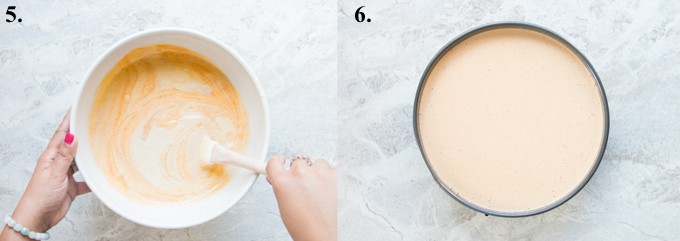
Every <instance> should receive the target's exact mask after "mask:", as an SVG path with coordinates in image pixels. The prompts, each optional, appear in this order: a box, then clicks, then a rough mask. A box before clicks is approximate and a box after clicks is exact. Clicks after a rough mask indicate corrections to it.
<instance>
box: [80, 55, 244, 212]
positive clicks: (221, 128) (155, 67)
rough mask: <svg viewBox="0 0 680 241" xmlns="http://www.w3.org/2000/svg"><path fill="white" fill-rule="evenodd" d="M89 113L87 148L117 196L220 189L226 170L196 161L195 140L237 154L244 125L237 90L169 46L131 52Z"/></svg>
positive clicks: (178, 197) (182, 195)
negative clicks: (208, 141) (209, 141)
mask: <svg viewBox="0 0 680 241" xmlns="http://www.w3.org/2000/svg"><path fill="white" fill-rule="evenodd" d="M95 96H96V99H95V102H94V104H93V107H92V112H91V114H90V126H89V131H90V136H89V137H90V145H91V146H92V150H93V151H94V157H95V160H96V162H97V165H98V166H99V168H100V169H101V171H102V172H103V173H104V174H105V175H106V177H107V178H108V180H109V181H110V182H111V183H112V184H113V186H115V187H116V188H117V189H118V190H119V191H120V192H122V193H125V194H126V195H128V196H129V197H131V198H133V199H136V200H138V201H142V202H148V201H151V202H154V201H155V202H182V201H187V200H191V199H195V198H199V197H203V196H205V195H209V194H211V193H213V192H214V191H216V190H219V189H220V188H221V187H223V186H224V185H225V184H226V183H227V182H228V181H229V172H228V170H227V168H226V167H225V166H222V165H219V164H213V165H207V166H206V165H204V164H201V161H200V160H199V157H200V156H201V155H200V153H198V152H199V151H200V150H199V149H200V148H199V146H198V145H199V144H200V140H201V138H203V137H204V136H209V137H210V138H211V139H213V140H215V141H216V142H218V143H220V144H222V145H225V146H229V147H231V148H232V149H233V150H235V151H239V150H242V149H243V148H244V147H245V145H246V143H247V139H248V121H247V115H246V111H245V108H244V107H243V106H242V104H241V101H240V99H239V95H238V92H237V91H236V89H235V88H234V87H233V86H232V85H231V83H230V82H229V79H228V78H227V76H225V75H224V74H223V73H222V72H221V71H220V70H219V69H218V68H217V67H215V66H214V65H213V64H212V63H210V61H208V60H207V59H205V58H204V57H203V56H201V55H200V54H198V53H196V52H193V51H191V50H189V49H186V48H182V47H179V46H175V45H165V44H162V45H150V46H146V47H141V48H137V49H134V50H132V51H130V53H128V54H127V55H126V56H125V57H123V58H122V59H121V60H120V61H119V62H118V63H117V64H116V65H115V66H114V67H113V69H111V71H110V72H108V74H107V75H106V76H105V77H104V79H103V80H102V82H101V84H100V85H99V87H98V89H97V91H96V93H95Z"/></svg>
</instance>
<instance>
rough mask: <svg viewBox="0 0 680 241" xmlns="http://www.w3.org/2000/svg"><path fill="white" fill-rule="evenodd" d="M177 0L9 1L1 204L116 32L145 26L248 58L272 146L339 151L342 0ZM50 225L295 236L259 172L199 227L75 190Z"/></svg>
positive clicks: (1, 90) (73, 235)
mask: <svg viewBox="0 0 680 241" xmlns="http://www.w3.org/2000/svg"><path fill="white" fill-rule="evenodd" d="M173 3H174V4H172V5H170V4H167V1H160V0H151V1H131V0H124V1H66V2H64V1H32V2H26V1H20V2H16V3H14V4H15V5H16V6H17V9H16V10H15V12H16V13H17V15H19V17H20V18H22V20H23V21H22V23H20V24H19V23H12V24H10V23H5V21H2V24H0V26H1V27H0V29H1V30H2V34H1V35H0V110H2V114H0V126H1V127H0V136H2V138H0V170H2V173H3V175H0V183H2V185H0V200H2V201H0V212H1V213H2V215H4V214H5V213H9V212H11V211H12V210H13V208H14V205H15V204H16V202H17V201H18V199H19V197H20V196H21V193H22V192H23V189H24V187H25V186H26V184H27V183H28V180H29V178H30V175H31V173H32V171H33V167H34V165H35V160H36V159H37V158H38V156H39V155H40V154H41V152H42V151H43V150H44V148H45V146H46V143H47V140H48V139H49V138H50V137H51V135H52V134H53V132H54V130H55V129H56V127H57V124H58V123H59V121H60V120H61V118H62V116H63V115H64V113H65V112H66V110H67V109H68V108H69V106H70V105H71V104H72V103H73V101H74V100H75V96H76V94H77V91H78V88H79V85H80V83H81V82H82V80H83V78H84V77H85V74H86V71H87V70H88V68H89V67H90V66H91V64H92V63H93V62H94V60H95V59H96V58H97V57H99V55H100V54H102V53H103V52H104V51H105V50H106V49H108V48H109V47H110V46H111V45H113V44H114V43H115V42H117V41H118V40H120V39H122V38H124V37H126V36H128V35H131V34H134V33H136V32H139V31H142V30H146V29H150V28H157V27H184V28H189V29H193V30H197V31H200V32H203V33H206V34H208V35H211V36H213V37H215V38H217V39H218V40H220V41H222V42H224V43H225V44H226V45H228V46H230V47H232V48H233V49H234V50H235V51H236V52H238V53H239V55H241V57H243V59H244V60H245V62H246V63H248V65H249V66H250V67H251V69H252V70H253V72H254V73H255V74H256V75H257V77H258V78H259V80H260V82H261V84H262V86H263V88H264V92H265V95H266V96H267V101H268V103H269V111H270V117H271V142H270V150H269V151H270V153H283V154H288V155H292V154H293V153H295V152H304V153H308V154H309V155H310V156H312V157H326V158H330V159H335V155H336V141H335V140H336V136H337V132H336V127H337V121H338V119H337V107H336V106H337V98H336V96H337V94H336V93H337V92H336V90H337V85H336V82H335V79H336V75H337V73H336V71H337V58H336V57H337V44H336V43H337V31H336V30H337V27H336V26H337V22H336V20H337V17H336V15H335V12H336V10H335V9H336V5H335V2H323V3H309V2H307V1H303V0H294V1H286V2H285V3H281V2H279V1H273V0H261V1H239V2H235V1H205V0H192V1H186V3H185V4H179V3H175V2H173ZM0 7H3V8H5V7H6V6H4V5H3V6H0ZM3 16H4V15H3ZM3 19H4V18H3ZM50 232H51V234H52V236H53V237H54V238H53V239H54V240H288V239H290V236H289V235H288V233H287V231H286V230H285V227H284V226H283V223H282V222H281V219H280V216H279V211H278V207H277V204H276V200H275V198H274V195H273V193H272V191H271V187H270V186H269V184H267V182H266V181H265V180H264V178H258V180H257V182H256V183H255V185H254V186H253V188H252V189H251V190H250V191H249V192H248V193H247V194H246V196H245V197H244V198H243V199H242V200H241V201H240V202H239V203H238V204H236V205H235V206H234V207H233V208H231V209H230V210H229V211H228V212H227V213H225V214H223V215H221V216H219V217H218V218H216V219H214V220H212V221H210V222H208V223H205V224H202V225H199V226H196V227H192V228H186V229H177V230H159V229H153V228H147V227H144V226H141V225H137V224H135V223H132V222H130V221H128V220H126V219H124V218H122V217H120V216H118V215H117V214H115V213H114V212H113V211H111V210H110V209H108V208H107V207H106V206H105V205H103V204H102V203H101V202H100V201H99V200H98V199H97V198H96V197H95V196H94V195H92V194H88V195H85V196H82V197H79V198H78V199H77V200H76V201H75V202H74V204H73V206H72V207H71V210H70V211H69V213H68V215H67V216H66V218H65V220H63V221H62V222H61V223H59V224H58V225H57V226H56V227H54V228H53V229H52V230H50Z"/></svg>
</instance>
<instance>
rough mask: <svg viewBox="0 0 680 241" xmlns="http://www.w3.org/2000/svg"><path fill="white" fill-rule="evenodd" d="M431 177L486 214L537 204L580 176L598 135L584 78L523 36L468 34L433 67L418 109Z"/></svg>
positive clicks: (580, 69) (557, 53) (569, 57)
mask: <svg viewBox="0 0 680 241" xmlns="http://www.w3.org/2000/svg"><path fill="white" fill-rule="evenodd" d="M419 105H420V106H419V113H418V118H419V130H420V135H421V140H422V142H423V146H424V149H425V153H426V155H427V157H428V159H429V161H430V163H431V166H432V168H433V170H434V171H435V172H436V173H437V175H439V178H440V179H441V181H443V183H444V184H446V185H447V186H449V187H450V188H451V189H452V190H453V191H454V192H456V193H458V194H459V195H460V196H461V197H462V198H464V199H466V200H468V201H470V202H472V203H474V204H476V205H479V206H481V207H485V208H488V209H491V210H496V211H506V212H516V211H527V210H533V209H536V208H541V207H544V206H547V205H549V204H551V203H553V202H555V201H557V200H558V199H560V198H562V197H564V196H566V195H568V194H569V193H570V192H571V191H572V190H574V189H575V188H576V187H577V186H578V185H579V184H580V183H581V182H582V181H583V180H584V178H585V177H586V176H587V175H588V173H589V171H590V170H591V168H592V167H593V165H594V162H595V161H596V159H597V157H598V154H599V151H600V145H601V142H602V138H603V134H604V114H603V107H602V106H603V103H602V100H601V98H600V95H599V92H598V88H597V86H596V82H595V80H594V77H593V76H592V75H591V73H590V72H589V71H588V69H587V67H586V66H585V65H584V64H583V63H582V62H581V61H580V60H579V59H578V57H577V56H576V55H575V54H574V53H573V52H571V51H570V50H569V49H568V48H567V47H566V46H564V45H562V44H561V43H559V42H558V41H556V40H553V39H552V38H550V37H548V36H545V35H543V34H541V33H537V32H534V31H530V30H523V29H514V28H505V29H496V30H489V31H487V32H483V33H480V34H477V35H475V36H473V37H471V38H468V39H467V40H464V41H463V42H462V43H460V44H459V45H457V46H456V47H454V48H453V49H451V50H449V51H448V53H446V54H445V55H444V56H443V58H442V59H441V60H440V61H439V62H438V63H437V64H436V65H435V66H434V69H433V71H432V73H431V74H430V76H429V77H428V79H427V82H426V84H425V86H424V89H423V92H422V96H421V102H420V104H419Z"/></svg>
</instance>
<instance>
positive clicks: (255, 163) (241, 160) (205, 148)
mask: <svg viewBox="0 0 680 241" xmlns="http://www.w3.org/2000/svg"><path fill="white" fill-rule="evenodd" d="M201 148H202V150H201V151H202V152H201V153H204V156H203V157H202V159H201V160H202V161H203V162H204V163H205V164H206V165H207V164H213V163H221V164H230V165H234V166H238V167H243V168H246V169H249V170H252V171H254V172H257V173H262V174H265V175H267V171H266V166H267V164H266V163H265V162H263V161H260V160H257V159H255V158H252V157H249V156H246V155H243V154H241V153H238V152H235V151H232V150H229V149H228V148H226V147H224V146H222V145H220V144H219V143H217V142H215V141H213V140H212V139H210V138H209V137H207V136H206V137H204V138H203V140H202V143H201Z"/></svg>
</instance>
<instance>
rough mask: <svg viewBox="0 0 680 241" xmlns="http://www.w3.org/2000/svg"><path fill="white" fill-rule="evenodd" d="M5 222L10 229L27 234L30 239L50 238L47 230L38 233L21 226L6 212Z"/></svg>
mask: <svg viewBox="0 0 680 241" xmlns="http://www.w3.org/2000/svg"><path fill="white" fill-rule="evenodd" d="M5 223H6V224H7V226H8V227H9V228H10V229H14V231H17V232H19V233H21V234H22V235H24V236H28V237H29V238H30V239H35V240H48V239H50V234H49V233H48V232H44V233H38V232H33V231H31V230H29V229H28V228H27V227H24V226H21V224H19V223H17V221H14V219H12V216H10V215H9V214H7V216H5Z"/></svg>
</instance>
